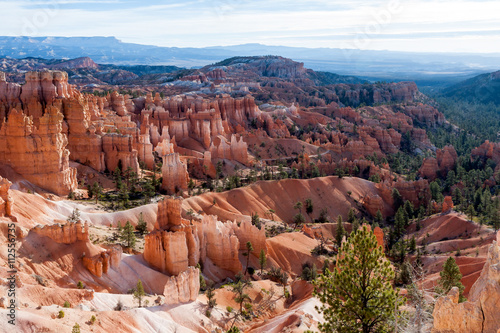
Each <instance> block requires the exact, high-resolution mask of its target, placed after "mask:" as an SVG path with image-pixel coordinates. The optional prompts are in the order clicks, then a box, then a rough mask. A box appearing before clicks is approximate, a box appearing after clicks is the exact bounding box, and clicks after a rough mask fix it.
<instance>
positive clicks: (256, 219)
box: [252, 213, 262, 230]
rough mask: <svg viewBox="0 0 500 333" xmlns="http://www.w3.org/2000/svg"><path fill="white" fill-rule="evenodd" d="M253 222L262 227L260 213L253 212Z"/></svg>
mask: <svg viewBox="0 0 500 333" xmlns="http://www.w3.org/2000/svg"><path fill="white" fill-rule="evenodd" d="M252 224H253V225H254V226H256V227H257V228H259V230H260V229H261V228H262V223H261V222H260V217H259V214H258V213H255V214H252Z"/></svg>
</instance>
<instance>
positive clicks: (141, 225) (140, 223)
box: [135, 212, 148, 235]
mask: <svg viewBox="0 0 500 333" xmlns="http://www.w3.org/2000/svg"><path fill="white" fill-rule="evenodd" d="M135 229H136V230H137V231H138V232H139V233H140V234H141V235H144V234H146V233H147V232H148V224H147V223H146V221H144V216H143V214H142V212H141V213H140V214H139V219H138V220H137V226H136V227H135Z"/></svg>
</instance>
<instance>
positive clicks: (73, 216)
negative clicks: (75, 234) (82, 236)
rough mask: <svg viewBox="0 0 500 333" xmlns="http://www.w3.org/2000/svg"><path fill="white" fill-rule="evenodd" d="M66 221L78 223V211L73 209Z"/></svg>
mask: <svg viewBox="0 0 500 333" xmlns="http://www.w3.org/2000/svg"><path fill="white" fill-rule="evenodd" d="M66 221H68V222H71V223H76V222H78V221H80V210H79V209H78V208H75V209H73V212H72V213H71V215H70V216H68V218H67V219H66Z"/></svg>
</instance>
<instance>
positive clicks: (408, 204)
mask: <svg viewBox="0 0 500 333" xmlns="http://www.w3.org/2000/svg"><path fill="white" fill-rule="evenodd" d="M404 208H405V212H406V215H407V216H408V218H410V219H411V218H413V216H414V214H415V210H414V208H413V204H412V203H411V202H410V201H408V200H406V201H405V204H404Z"/></svg>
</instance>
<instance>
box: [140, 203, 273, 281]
mask: <svg viewBox="0 0 500 333" xmlns="http://www.w3.org/2000/svg"><path fill="white" fill-rule="evenodd" d="M180 203H181V200H178V199H165V200H163V201H162V202H160V203H159V204H158V221H157V223H156V224H155V230H153V231H152V232H151V233H149V234H148V235H146V237H145V240H146V243H145V245H144V254H143V256H144V259H145V260H146V262H148V263H149V264H150V265H151V266H153V267H155V268H156V269H158V270H159V271H161V272H163V273H166V274H169V275H178V274H180V273H181V272H184V271H186V270H187V269H188V267H190V266H196V264H197V263H199V262H201V263H205V261H206V260H207V259H210V261H211V262H212V263H214V264H215V265H216V266H217V267H219V268H221V269H223V270H226V271H230V272H233V273H238V272H240V271H241V270H242V266H241V263H240V261H239V257H238V254H239V249H240V241H239V240H238V237H237V236H236V234H235V232H234V230H233V226H232V224H224V223H222V222H220V221H217V219H216V217H215V216H203V218H202V220H201V221H200V222H196V221H195V222H193V224H191V223H190V222H189V221H187V220H185V219H182V218H181V205H180ZM244 228H245V229H241V230H240V229H238V230H240V231H243V230H252V228H246V227H244ZM259 235H260V234H259ZM246 237H248V236H246ZM253 237H255V236H253ZM256 239H260V238H259V237H256ZM264 239H265V235H264ZM255 243H256V246H260V247H259V252H260V248H262V246H261V245H259V244H260V243H261V242H259V241H257V240H256V241H255ZM264 246H265V245H264ZM264 248H265V247H264Z"/></svg>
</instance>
